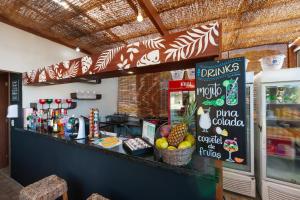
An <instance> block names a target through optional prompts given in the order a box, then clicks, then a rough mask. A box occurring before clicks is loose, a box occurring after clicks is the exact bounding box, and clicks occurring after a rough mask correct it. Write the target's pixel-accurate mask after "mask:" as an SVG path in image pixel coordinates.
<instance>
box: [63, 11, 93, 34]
mask: <svg viewBox="0 0 300 200" xmlns="http://www.w3.org/2000/svg"><path fill="white" fill-rule="evenodd" d="M67 23H68V24H71V25H72V26H73V27H76V28H77V29H79V30H80V31H82V32H84V33H91V32H93V31H95V30H97V24H95V23H94V22H92V21H91V20H90V19H89V18H87V17H85V16H82V15H78V16H76V17H74V18H72V19H70V20H68V21H67Z"/></svg>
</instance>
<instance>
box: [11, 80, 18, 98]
mask: <svg viewBox="0 0 300 200" xmlns="http://www.w3.org/2000/svg"><path fill="white" fill-rule="evenodd" d="M11 101H19V80H15V81H11Z"/></svg>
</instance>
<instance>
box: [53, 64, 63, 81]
mask: <svg viewBox="0 0 300 200" xmlns="http://www.w3.org/2000/svg"><path fill="white" fill-rule="evenodd" d="M53 68H54V72H55V73H56V79H57V80H59V79H62V78H63V70H62V68H60V67H59V65H58V64H56V65H54V67H53Z"/></svg>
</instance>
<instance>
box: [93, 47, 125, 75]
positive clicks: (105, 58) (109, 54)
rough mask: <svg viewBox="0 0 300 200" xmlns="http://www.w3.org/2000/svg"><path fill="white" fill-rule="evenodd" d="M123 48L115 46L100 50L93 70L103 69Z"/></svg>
mask: <svg viewBox="0 0 300 200" xmlns="http://www.w3.org/2000/svg"><path fill="white" fill-rule="evenodd" d="M123 48H124V47H116V48H113V49H109V50H106V51H104V52H102V53H101V54H100V56H99V58H98V60H97V63H96V65H95V70H96V71H98V72H99V71H100V70H103V69H105V68H106V66H107V65H108V63H110V62H111V61H112V59H113V58H114V57H115V55H116V54H117V53H118V52H119V51H120V50H121V49H123Z"/></svg>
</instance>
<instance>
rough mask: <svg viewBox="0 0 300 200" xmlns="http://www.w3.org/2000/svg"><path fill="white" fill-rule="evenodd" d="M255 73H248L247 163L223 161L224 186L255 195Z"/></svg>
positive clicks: (244, 193) (232, 190) (243, 193)
mask: <svg viewBox="0 0 300 200" xmlns="http://www.w3.org/2000/svg"><path fill="white" fill-rule="evenodd" d="M253 81H254V73H253V72H247V73H246V115H247V117H246V120H247V123H246V124H247V133H246V134H247V136H246V138H247V143H246V144H247V165H239V164H235V163H229V162H223V167H224V168H223V188H224V189H225V190H228V191H231V192H235V193H239V194H242V195H246V196H250V197H255V196H256V189H255V188H256V185H255V176H254V130H253V129H254V120H253V119H254V118H253V110H254V103H253V102H254V100H253V99H254V98H253Z"/></svg>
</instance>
